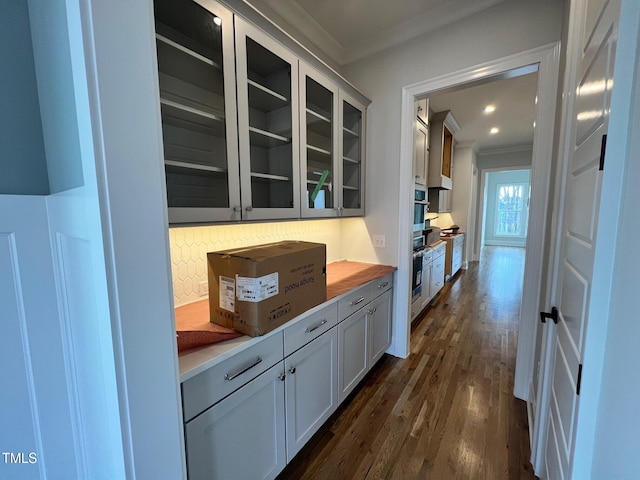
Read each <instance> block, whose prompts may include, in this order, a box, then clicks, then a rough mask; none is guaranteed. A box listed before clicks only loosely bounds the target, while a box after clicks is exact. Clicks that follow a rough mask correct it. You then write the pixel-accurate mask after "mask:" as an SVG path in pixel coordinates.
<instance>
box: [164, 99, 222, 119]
mask: <svg viewBox="0 0 640 480" xmlns="http://www.w3.org/2000/svg"><path fill="white" fill-rule="evenodd" d="M160 103H161V104H162V105H164V106H166V107H169V108H170V109H176V110H180V111H182V112H187V113H191V114H193V115H197V116H199V117H204V118H208V119H209V120H214V121H216V122H224V114H223V113H222V112H219V111H215V110H213V109H210V111H206V110H203V109H202V106H201V105H199V104H198V105H199V107H200V108H198V107H194V106H191V105H188V104H187V101H186V100H185V99H181V102H176V101H175V100H171V99H169V98H166V96H164V97H160ZM174 113H175V112H174ZM174 116H176V115H174ZM179 118H181V117H179ZM182 119H183V120H187V119H186V118H182Z"/></svg>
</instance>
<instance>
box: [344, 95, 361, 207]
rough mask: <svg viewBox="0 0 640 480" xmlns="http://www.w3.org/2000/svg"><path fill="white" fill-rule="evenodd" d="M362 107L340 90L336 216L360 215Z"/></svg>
mask: <svg viewBox="0 0 640 480" xmlns="http://www.w3.org/2000/svg"><path fill="white" fill-rule="evenodd" d="M365 110H366V107H365V106H364V105H363V104H361V103H360V102H358V101H357V100H356V99H355V98H353V97H351V96H350V95H348V94H347V93H345V92H343V91H342V90H340V121H341V125H342V128H341V129H340V159H341V160H340V161H341V165H340V195H339V198H340V200H339V201H340V207H339V210H340V215H342V216H360V215H364V158H365V157H364V148H365V140H364V132H365V131H366V128H365Z"/></svg>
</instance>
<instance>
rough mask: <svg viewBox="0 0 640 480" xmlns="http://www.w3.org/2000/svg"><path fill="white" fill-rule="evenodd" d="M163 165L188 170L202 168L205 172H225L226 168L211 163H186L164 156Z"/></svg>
mask: <svg viewBox="0 0 640 480" xmlns="http://www.w3.org/2000/svg"><path fill="white" fill-rule="evenodd" d="M164 164H165V165H168V166H171V167H178V168H186V169H189V170H203V171H205V172H215V173H227V169H226V168H220V167H215V166H213V165H200V164H198V163H187V162H181V161H178V160H170V159H167V158H165V161H164Z"/></svg>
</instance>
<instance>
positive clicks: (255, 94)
mask: <svg viewBox="0 0 640 480" xmlns="http://www.w3.org/2000/svg"><path fill="white" fill-rule="evenodd" d="M247 84H248V85H249V87H250V88H249V105H250V106H251V108H256V109H258V110H261V111H263V112H270V111H271V110H276V109H278V108H282V107H285V106H287V105H289V100H288V99H287V98H286V97H284V96H283V95H280V94H279V93H278V92H274V91H273V90H271V89H269V88H267V87H265V86H264V85H261V84H259V83H258V82H255V81H254V80H247Z"/></svg>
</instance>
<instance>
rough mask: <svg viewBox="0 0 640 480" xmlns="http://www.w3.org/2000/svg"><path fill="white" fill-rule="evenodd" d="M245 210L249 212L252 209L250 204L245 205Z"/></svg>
mask: <svg viewBox="0 0 640 480" xmlns="http://www.w3.org/2000/svg"><path fill="white" fill-rule="evenodd" d="M245 210H246V211H247V212H251V211H252V210H253V207H252V206H251V205H249V206H248V207H245Z"/></svg>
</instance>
